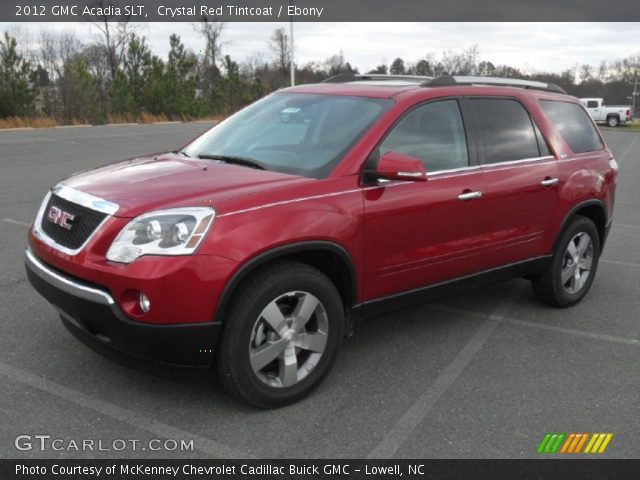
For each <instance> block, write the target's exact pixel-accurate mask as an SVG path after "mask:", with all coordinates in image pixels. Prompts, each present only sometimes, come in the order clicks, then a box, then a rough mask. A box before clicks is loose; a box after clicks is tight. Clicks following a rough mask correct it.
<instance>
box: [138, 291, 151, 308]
mask: <svg viewBox="0 0 640 480" xmlns="http://www.w3.org/2000/svg"><path fill="white" fill-rule="evenodd" d="M138 305H140V310H142V311H143V312H144V313H147V312H148V311H149V310H150V309H151V301H150V300H149V298H148V297H147V296H146V295H145V294H144V293H142V292H140V295H138Z"/></svg>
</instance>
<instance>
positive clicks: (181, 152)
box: [173, 150, 191, 157]
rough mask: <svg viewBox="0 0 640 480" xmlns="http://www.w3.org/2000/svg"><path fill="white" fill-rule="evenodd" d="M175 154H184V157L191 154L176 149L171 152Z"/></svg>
mask: <svg viewBox="0 0 640 480" xmlns="http://www.w3.org/2000/svg"><path fill="white" fill-rule="evenodd" d="M173 153H175V154H177V155H184V156H185V157H190V156H191V155H189V154H188V153H187V152H185V151H184V150H176V151H175V152H173Z"/></svg>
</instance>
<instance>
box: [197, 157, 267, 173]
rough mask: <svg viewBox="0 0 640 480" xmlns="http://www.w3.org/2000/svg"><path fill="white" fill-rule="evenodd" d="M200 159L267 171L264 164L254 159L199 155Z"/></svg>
mask: <svg viewBox="0 0 640 480" xmlns="http://www.w3.org/2000/svg"><path fill="white" fill-rule="evenodd" d="M198 158H202V159H205V160H220V161H222V162H226V163H235V164H237V165H244V166H246V167H251V168H257V169H259V170H266V169H267V168H266V167H265V166H264V164H263V163H262V162H260V161H259V160H255V159H253V158H247V157H236V156H235V155H198Z"/></svg>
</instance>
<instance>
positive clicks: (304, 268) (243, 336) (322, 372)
mask: <svg viewBox="0 0 640 480" xmlns="http://www.w3.org/2000/svg"><path fill="white" fill-rule="evenodd" d="M343 332H344V307H343V302H342V299H341V297H340V294H339V293H338V291H337V290H336V288H335V286H334V285H333V283H332V282H331V281H330V280H329V279H328V278H327V277H326V276H325V275H324V274H323V273H322V272H320V271H318V270H316V269H314V268H312V267H309V266H308V265H305V264H303V263H298V262H282V263H278V264H274V265H269V266H267V267H265V268H262V269H261V270H259V271H258V272H256V273H255V274H253V275H252V276H251V277H250V278H249V279H248V280H247V281H245V282H244V283H243V284H242V285H241V286H240V288H239V290H238V291H237V292H236V294H235V295H234V298H233V300H232V303H231V305H230V309H229V315H228V316H227V317H226V318H225V327H224V333H223V336H222V341H221V343H220V348H219V349H218V353H217V358H216V365H217V368H218V373H219V375H220V377H221V378H222V381H223V383H224V384H225V386H226V387H227V389H228V390H229V391H230V392H231V393H233V394H235V395H236V396H238V397H240V398H242V399H244V400H246V401H247V402H249V403H251V404H253V405H255V406H258V407H262V408H272V407H278V406H282V405H286V404H289V403H292V402H295V401H297V400H299V399H301V398H303V397H304V396H306V395H307V394H308V393H309V392H310V391H311V390H313V389H314V388H315V387H317V386H318V384H319V383H320V382H321V381H322V379H323V378H324V377H325V376H326V374H327V373H328V372H329V370H330V368H331V366H332V365H333V362H334V360H335V358H336V355H337V352H338V348H339V345H340V343H341V340H342V337H343Z"/></svg>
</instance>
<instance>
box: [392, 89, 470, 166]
mask: <svg viewBox="0 0 640 480" xmlns="http://www.w3.org/2000/svg"><path fill="white" fill-rule="evenodd" d="M390 150H393V151H395V152H400V153H405V154H407V155H411V156H413V157H416V158H419V159H420V160H422V163H424V166H425V168H426V169H427V172H434V171H437V170H448V169H452V168H460V167H466V166H468V165H469V155H468V152H467V139H466V135H465V132H464V125H463V123H462V116H461V114H460V108H459V106H458V102H457V101H456V100H443V101H439V102H431V103H427V104H424V105H421V106H419V107H417V108H415V109H413V110H412V111H411V112H409V113H408V114H407V115H406V116H405V117H403V118H402V120H400V122H398V124H397V125H396V126H395V127H393V130H391V132H389V134H388V135H387V137H386V138H385V139H384V141H383V142H382V144H381V145H380V153H381V154H384V153H386V152H388V151H390Z"/></svg>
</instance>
